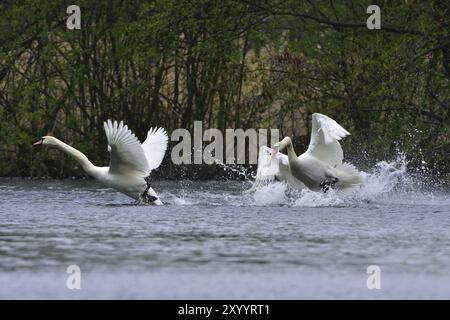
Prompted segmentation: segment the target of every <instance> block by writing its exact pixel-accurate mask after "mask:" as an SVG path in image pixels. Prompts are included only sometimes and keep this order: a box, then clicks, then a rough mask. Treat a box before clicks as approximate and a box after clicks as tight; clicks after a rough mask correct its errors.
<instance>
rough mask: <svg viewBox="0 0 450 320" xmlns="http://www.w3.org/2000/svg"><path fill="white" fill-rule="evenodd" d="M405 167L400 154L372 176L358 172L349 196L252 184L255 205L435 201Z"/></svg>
mask: <svg viewBox="0 0 450 320" xmlns="http://www.w3.org/2000/svg"><path fill="white" fill-rule="evenodd" d="M407 164H408V161H407V159H406V156H405V155H404V154H402V153H399V154H398V156H397V158H396V159H394V160H393V161H380V162H378V163H377V164H376V165H375V166H374V168H373V170H372V172H370V173H366V172H361V174H362V176H363V180H364V182H363V184H362V185H361V186H360V187H359V188H355V189H354V190H352V191H351V192H350V193H342V192H339V191H335V190H330V191H328V192H327V193H325V194H324V193H321V192H314V191H310V190H308V189H303V190H294V189H292V188H291V187H289V186H288V185H286V184H285V183H281V182H275V183H274V182H270V183H265V184H263V185H256V184H255V188H254V191H253V198H254V204H255V205H288V206H298V207H328V206H346V205H355V204H357V203H361V202H366V203H367V202H378V201H383V200H390V201H394V202H407V203H415V201H417V202H421V201H423V199H424V198H425V199H427V200H431V201H432V200H433V199H434V194H433V192H425V191H423V190H422V187H423V186H424V183H423V181H421V180H420V178H417V177H413V176H412V175H410V174H409V173H408V171H407ZM252 189H253V188H252Z"/></svg>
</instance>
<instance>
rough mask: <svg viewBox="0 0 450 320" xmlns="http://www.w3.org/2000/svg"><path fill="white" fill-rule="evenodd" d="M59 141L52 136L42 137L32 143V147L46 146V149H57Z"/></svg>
mask: <svg viewBox="0 0 450 320" xmlns="http://www.w3.org/2000/svg"><path fill="white" fill-rule="evenodd" d="M58 142H59V140H58V139H56V138H55V137H52V136H43V137H41V138H40V139H39V140H38V141H36V142H35V143H33V146H35V147H42V146H48V147H57V146H58Z"/></svg>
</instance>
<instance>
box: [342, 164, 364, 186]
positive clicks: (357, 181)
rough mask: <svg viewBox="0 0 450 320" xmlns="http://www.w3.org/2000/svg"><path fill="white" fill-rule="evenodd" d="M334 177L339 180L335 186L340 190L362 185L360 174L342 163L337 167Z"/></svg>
mask: <svg viewBox="0 0 450 320" xmlns="http://www.w3.org/2000/svg"><path fill="white" fill-rule="evenodd" d="M336 176H337V178H338V179H339V180H338V183H337V186H338V187H339V188H342V189H346V188H354V187H357V186H359V185H361V184H362V183H363V179H362V177H361V174H360V172H359V171H358V170H357V169H356V168H355V166H354V165H352V164H350V163H343V164H341V165H340V166H338V167H337V168H336Z"/></svg>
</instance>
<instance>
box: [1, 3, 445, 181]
mask: <svg viewBox="0 0 450 320" xmlns="http://www.w3.org/2000/svg"><path fill="white" fill-rule="evenodd" d="M71 4H77V5H79V6H80V8H81V22H82V26H81V30H68V29H67V28H66V24H65V23H66V19H67V16H68V15H67V14H66V8H67V6H69V5H71ZM370 4H372V3H370V1H356V0H349V1H333V0H327V1H309V0H306V1H302V0H287V1H286V0H283V1H281V0H261V1H250V0H230V1H213V0H196V1H189V0H155V1H144V0H129V1H125V0H108V1H106V0H105V1H88V0H78V1H76V3H72V2H69V1H61V0H48V1H35V0H19V1H15V0H14V1H13V0H4V1H2V2H1V4H0V163H1V166H0V175H1V176H43V175H48V176H55V177H64V176H73V175H75V176H79V175H81V174H82V172H81V169H80V168H79V167H77V165H76V163H74V162H73V161H72V160H70V159H68V158H67V157H64V156H62V155H61V154H60V153H52V152H50V153H47V152H46V153H36V152H34V151H33V150H32V147H31V144H32V142H33V141H34V140H35V139H37V138H38V137H39V136H41V135H45V134H52V135H55V136H56V137H59V138H60V139H62V140H64V141H66V142H68V143H69V144H73V145H74V146H76V147H77V148H78V149H80V150H81V151H82V152H84V153H86V154H87V155H88V156H89V158H90V159H91V160H92V161H93V162H94V163H96V164H99V165H100V164H103V165H107V161H108V159H107V158H108V154H107V152H106V139H105V136H104V132H103V126H102V124H103V121H104V120H106V119H109V118H112V119H119V120H120V119H123V120H124V121H125V122H126V123H127V124H128V125H129V127H130V128H132V130H133V131H134V132H136V134H137V136H138V137H139V138H141V139H143V138H144V137H145V135H146V131H147V130H148V128H149V127H150V126H163V127H165V128H166V129H167V130H168V132H169V134H170V132H171V131H172V130H173V129H176V128H187V129H192V127H193V123H194V120H202V121H203V127H204V128H205V129H206V128H209V127H215V128H219V129H225V128H244V129H247V128H279V129H280V130H281V133H282V135H290V136H292V137H293V138H294V142H295V144H296V149H297V150H298V152H299V153H300V152H302V151H303V150H304V149H305V148H306V145H307V143H308V140H309V130H310V123H309V121H310V115H311V113H313V112H322V113H325V114H327V115H329V116H331V117H332V118H334V119H336V120H337V121H338V122H339V123H341V124H342V125H343V126H344V127H345V128H347V129H348V130H349V131H350V132H351V133H352V136H350V137H349V138H348V139H346V140H345V142H344V148H345V149H344V150H345V151H346V156H348V157H350V158H353V159H354V160H355V159H356V160H361V161H360V162H361V165H363V164H366V165H368V164H369V163H370V162H371V161H376V160H377V159H384V158H388V157H392V156H393V155H394V154H395V153H396V152H397V151H398V150H401V151H403V152H405V153H406V154H407V155H408V158H409V160H410V166H411V167H413V168H417V169H418V170H427V171H430V173H433V174H435V175H438V176H441V177H444V178H446V179H448V172H449V171H450V170H449V169H450V164H449V155H450V154H449V153H450V136H449V126H450V125H449V120H450V3H449V2H448V1H438V0H433V1H429V2H424V1H411V0H408V1H407V0H404V1H379V2H378V3H377V4H378V5H379V6H380V8H381V27H382V29H381V30H368V29H367V28H366V20H367V18H368V16H369V14H367V13H366V9H367V7H368V6H369V5H370ZM169 151H170V150H169ZM167 157H168V158H167V161H165V163H164V166H163V168H162V171H161V175H163V176H164V177H172V176H176V175H177V170H178V168H176V167H175V166H174V165H173V164H171V162H170V152H169V153H168V156H167ZM422 168H425V169H422ZM209 174H210V173H208V174H207V175H206V176H209Z"/></svg>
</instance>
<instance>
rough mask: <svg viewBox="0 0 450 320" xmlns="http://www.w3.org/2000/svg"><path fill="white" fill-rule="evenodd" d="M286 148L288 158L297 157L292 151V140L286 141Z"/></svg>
mask: <svg viewBox="0 0 450 320" xmlns="http://www.w3.org/2000/svg"><path fill="white" fill-rule="evenodd" d="M286 149H287V151H288V157H289V158H297V155H296V154H295V151H294V146H293V145H292V141H290V140H289V141H288V143H287V145H286Z"/></svg>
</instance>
